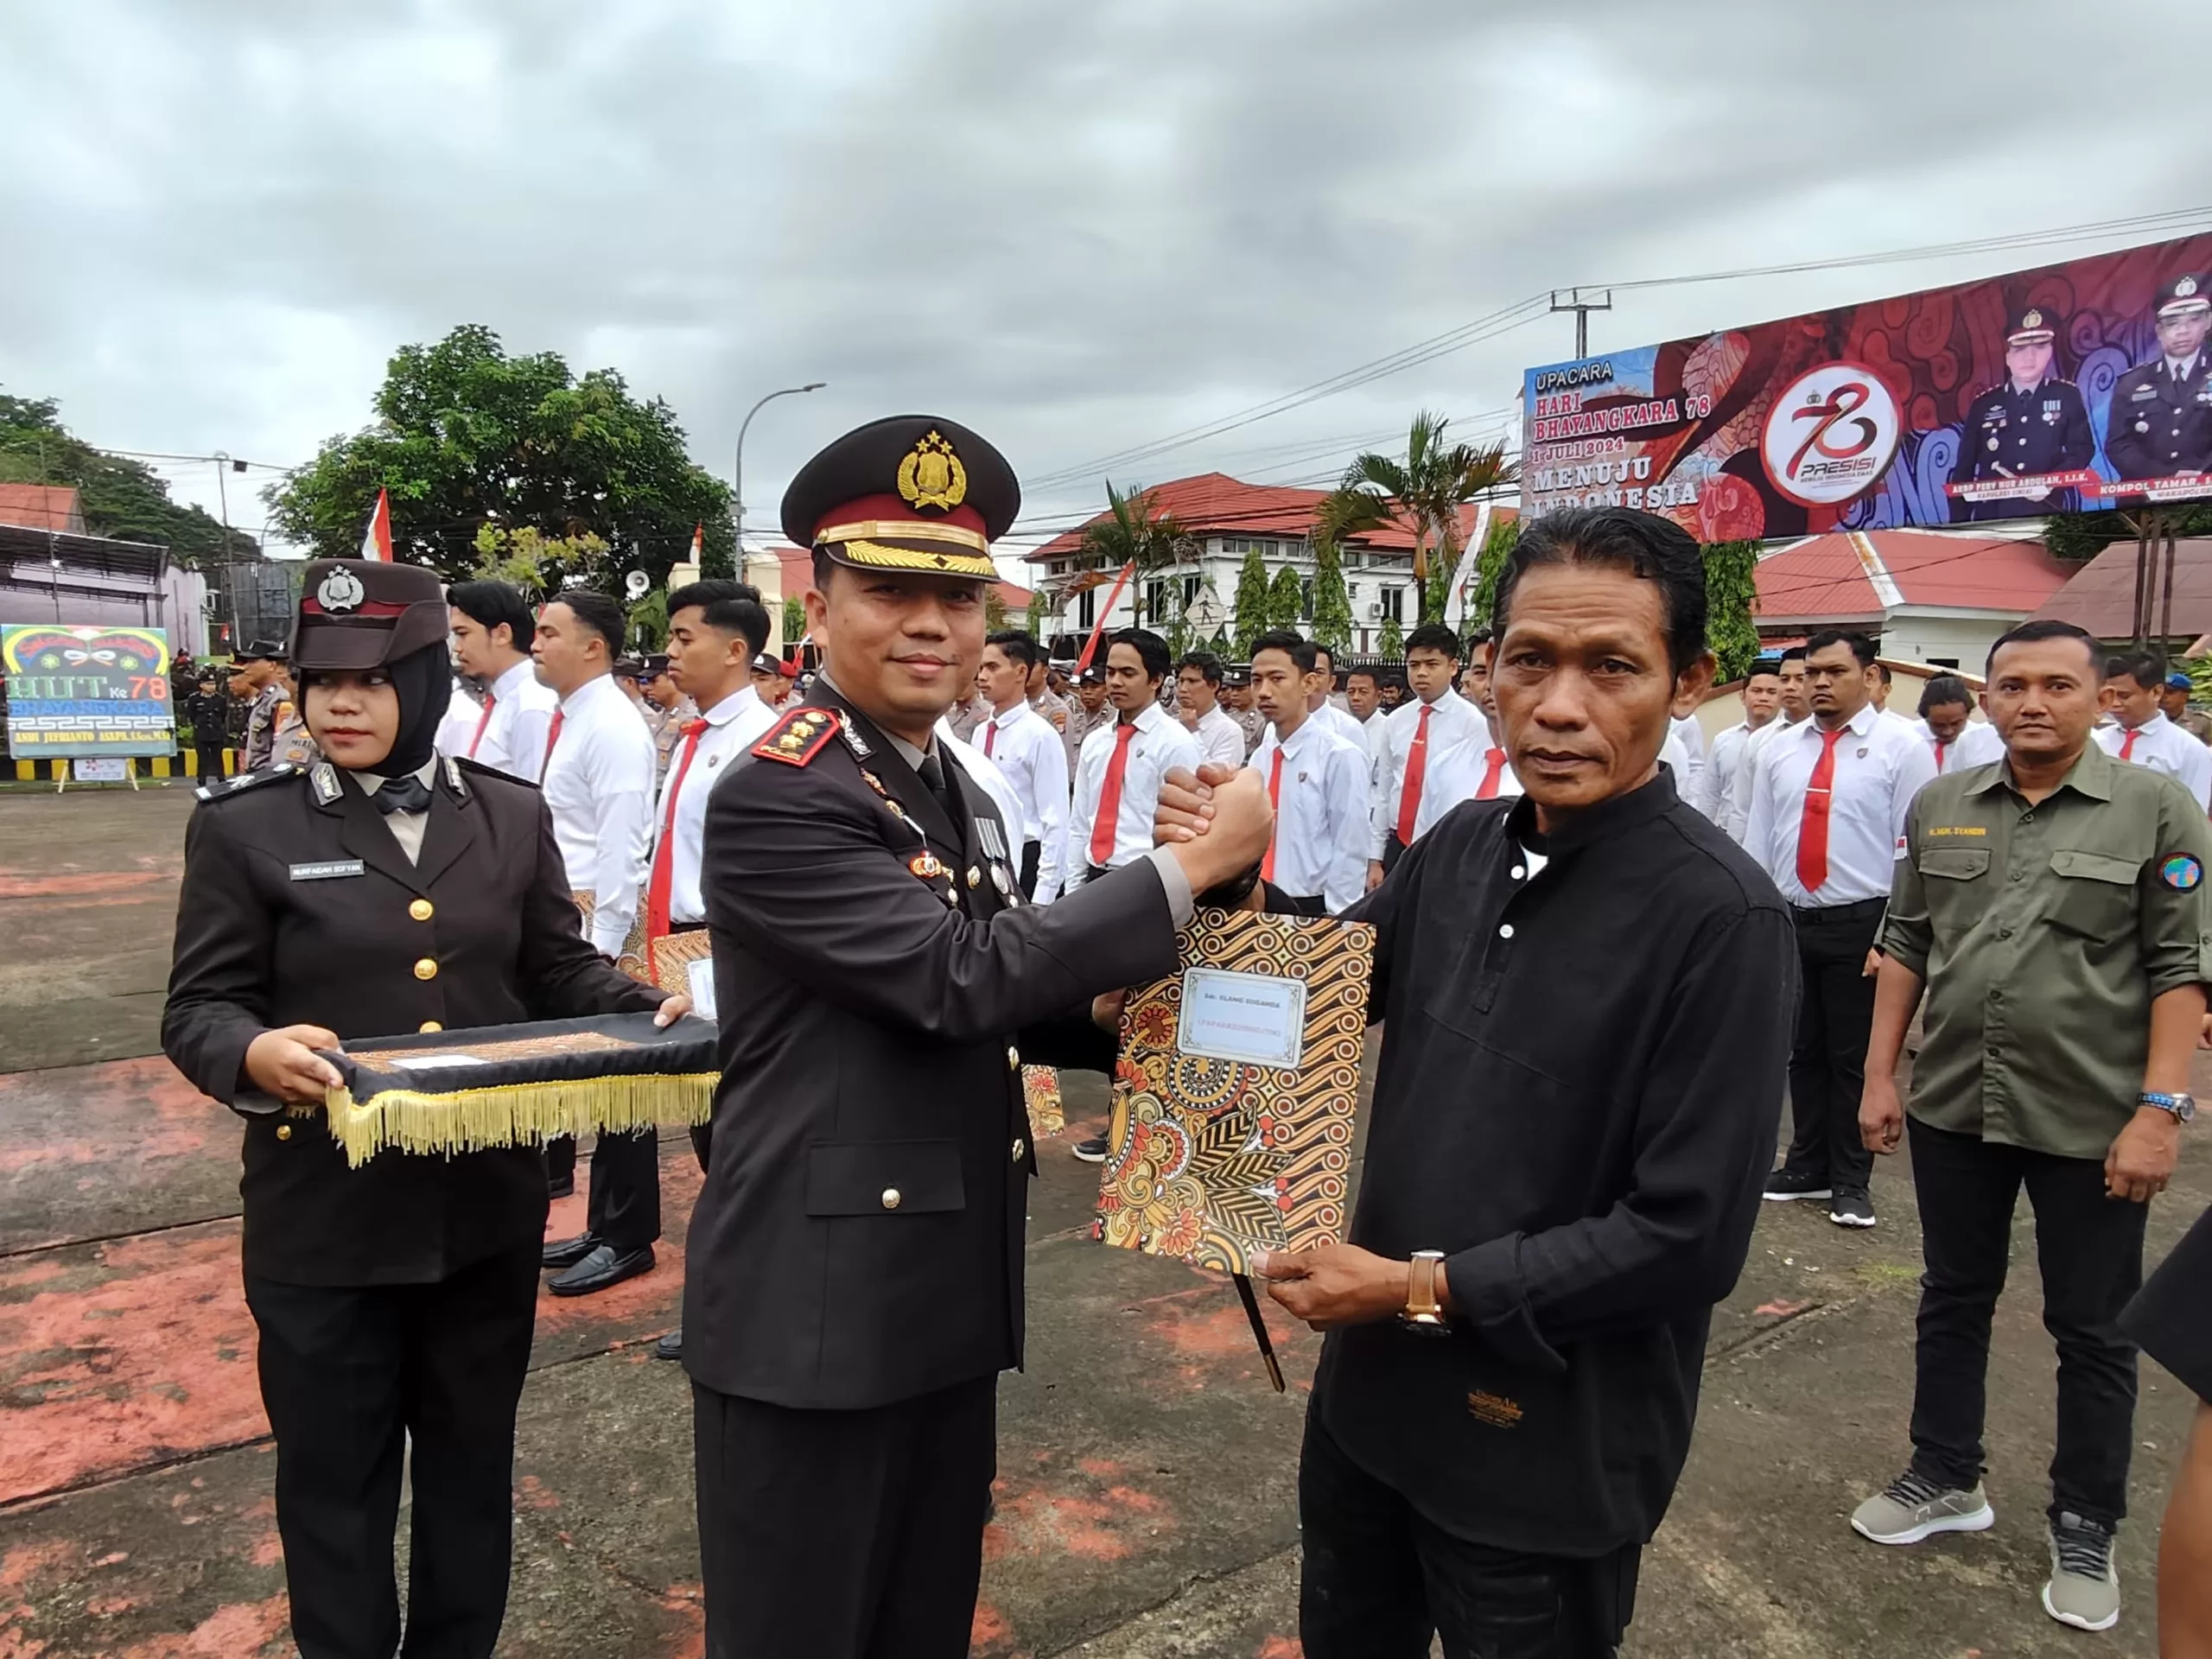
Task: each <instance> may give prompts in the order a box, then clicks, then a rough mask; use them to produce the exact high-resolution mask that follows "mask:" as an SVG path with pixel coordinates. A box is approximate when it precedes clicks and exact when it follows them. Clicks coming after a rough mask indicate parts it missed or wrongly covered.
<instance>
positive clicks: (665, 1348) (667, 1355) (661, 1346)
mask: <svg viewBox="0 0 2212 1659" xmlns="http://www.w3.org/2000/svg"><path fill="white" fill-rule="evenodd" d="M653 1357H654V1358H655V1359H681V1358H683V1326H682V1325H677V1327H676V1329H675V1330H673V1331H671V1332H669V1333H668V1334H667V1335H666V1336H664V1337H663V1338H661V1339H660V1340H659V1341H658V1342H657V1343H655V1344H653Z"/></svg>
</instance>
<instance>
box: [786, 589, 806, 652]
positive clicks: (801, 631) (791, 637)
mask: <svg viewBox="0 0 2212 1659" xmlns="http://www.w3.org/2000/svg"><path fill="white" fill-rule="evenodd" d="M805 638H806V601H804V600H803V599H787V600H785V601H784V643H785V645H797V644H798V642H799V641H800V640H802V639H805Z"/></svg>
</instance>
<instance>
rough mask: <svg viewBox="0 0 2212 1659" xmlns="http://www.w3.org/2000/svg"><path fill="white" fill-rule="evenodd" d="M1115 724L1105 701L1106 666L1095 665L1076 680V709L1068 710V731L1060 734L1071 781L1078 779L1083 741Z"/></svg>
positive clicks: (1108, 705) (1111, 711)
mask: <svg viewBox="0 0 2212 1659" xmlns="http://www.w3.org/2000/svg"><path fill="white" fill-rule="evenodd" d="M1113 723H1114V709H1113V707H1112V705H1111V704H1109V702H1107V701H1106V664H1104V663H1103V662H1094V663H1092V664H1090V666H1089V667H1087V668H1085V669H1084V671H1082V673H1080V674H1079V675H1077V677H1076V698H1075V707H1074V708H1072V709H1069V710H1068V728H1067V730H1065V732H1063V733H1061V734H1060V736H1061V738H1062V739H1063V740H1064V741H1065V743H1066V745H1067V751H1068V777H1069V779H1071V780H1072V779H1074V777H1075V762H1076V757H1077V755H1079V754H1081V753H1083V740H1084V738H1086V737H1089V736H1090V734H1091V733H1093V732H1095V731H1096V730H1097V729H1098V728H1100V727H1101V726H1110V725H1112V724H1113Z"/></svg>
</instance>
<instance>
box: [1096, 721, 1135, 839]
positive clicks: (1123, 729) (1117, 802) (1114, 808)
mask: <svg viewBox="0 0 2212 1659" xmlns="http://www.w3.org/2000/svg"><path fill="white" fill-rule="evenodd" d="M1136 734H1137V723H1136V721H1133V720H1126V721H1122V724H1121V725H1120V727H1119V728H1116V731H1115V733H1114V758H1113V759H1112V760H1109V761H1108V762H1107V763H1106V782H1105V785H1104V786H1103V787H1102V788H1101V789H1100V790H1099V791H1098V821H1097V822H1096V823H1094V824H1092V825H1091V826H1090V862H1091V865H1092V868H1096V869H1101V870H1103V869H1104V868H1106V861H1107V860H1108V859H1109V858H1111V857H1113V856H1114V826H1115V825H1116V823H1118V822H1119V821H1120V818H1121V816H1122V773H1123V772H1127V771H1128V769H1129V740H1130V739H1131V738H1134V737H1135V735H1136Z"/></svg>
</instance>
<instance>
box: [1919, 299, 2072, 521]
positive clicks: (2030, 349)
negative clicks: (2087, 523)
mask: <svg viewBox="0 0 2212 1659" xmlns="http://www.w3.org/2000/svg"><path fill="white" fill-rule="evenodd" d="M2058 322H2059V316H2058V313H2057V312H2056V311H2055V310H2053V309H2051V308H2049V307H2047V306H2042V305H2026V306H2021V307H2018V308H2016V309H2015V310H2014V311H2013V313H2012V317H2011V318H2010V320H2009V321H2008V322H2007V324H2006V327H2005V379H2004V382H2003V383H2002V384H2001V385H1995V386H1993V387H1991V388H1990V389H1989V390H1988V391H1985V392H1983V393H1982V394H1981V395H1980V397H1977V398H1975V399H1974V402H1973V404H1971V405H1969V406H1968V408H1967V415H1966V421H1965V423H1964V426H1963V428H1962V429H1961V432H1960V435H1959V459H1958V461H1957V463H1956V464H1955V465H1954V466H1953V467H1952V468H1951V487H1950V489H1949V491H1948V494H1949V495H1950V497H1951V500H1952V507H1951V517H1952V518H1953V519H1954V520H1955V521H1967V522H1972V521H1979V520H1984V519H1992V518H2033V517H2038V516H2040V515H2042V514H2044V513H2047V512H2072V511H2074V509H2075V507H2076V506H2077V505H2079V504H2080V499H2081V498H2080V493H2079V490H2078V488H2077V487H2076V486H2077V485H2078V484H2079V483H2080V482H2081V481H2082V480H2081V479H2080V478H2079V477H2078V476H2073V477H2069V475H2078V474H2086V473H2087V472H2088V467H2089V465H2090V463H2091V462H2092V461H2094V460H2095V458H2096V452H2097V442H2096V435H2095V434H2094V432H2093V431H2091V429H2090V427H2089V411H2088V405H2087V404H2084V403H2083V402H2082V393H2081V390H2080V388H2078V387H2077V386H2075V385H2074V383H2073V382H2072V381H2070V380H2062V379H2060V378H2057V373H2056V370H2057V356H2058Z"/></svg>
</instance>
